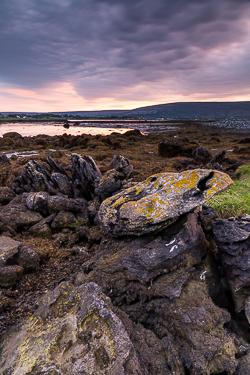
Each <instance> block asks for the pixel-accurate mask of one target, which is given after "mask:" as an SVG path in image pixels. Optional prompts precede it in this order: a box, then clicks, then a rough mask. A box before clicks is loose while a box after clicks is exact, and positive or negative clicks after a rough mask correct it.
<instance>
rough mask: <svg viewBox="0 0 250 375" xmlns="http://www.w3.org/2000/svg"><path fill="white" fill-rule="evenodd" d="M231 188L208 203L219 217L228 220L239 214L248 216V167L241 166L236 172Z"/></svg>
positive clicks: (249, 202)
mask: <svg viewBox="0 0 250 375" xmlns="http://www.w3.org/2000/svg"><path fill="white" fill-rule="evenodd" d="M236 176H237V180H235V181H234V184H233V186H232V187H231V188H230V189H228V190H226V191H225V192H222V193H220V194H218V195H216V196H215V197H213V198H212V199H210V200H209V201H208V205H209V206H211V207H213V208H214V209H215V210H216V211H217V213H218V214H219V216H220V217H222V218H228V217H232V216H239V215H240V214H249V215H250V166H249V165H243V166H241V167H239V168H238V169H237V171H236Z"/></svg>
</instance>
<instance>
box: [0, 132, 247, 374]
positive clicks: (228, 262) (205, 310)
mask: <svg viewBox="0 0 250 375" xmlns="http://www.w3.org/2000/svg"><path fill="white" fill-rule="evenodd" d="M26 138H27V139H26ZM10 143H11V144H10ZM248 143H250V138H248V137H246V136H244V137H240V136H239V137H238V138H237V139H235V136H234V135H231V136H230V135H228V134H227V135H224V134H219V133H217V134H215V133H214V132H207V133H206V137H204V133H202V132H201V131H199V129H197V128H196V127H189V128H188V129H185V131H182V132H181V133H178V131H177V132H176V133H173V134H168V135H166V136H155V135H147V136H144V135H142V134H141V133H140V132H138V131H129V132H127V133H125V134H124V135H120V134H119V135H117V134H113V135H112V134H111V135H110V136H108V137H98V136H96V137H90V136H77V137H71V136H67V135H64V136H60V137H47V136H44V135H40V136H37V137H32V138H30V137H21V136H20V135H18V134H16V133H15V134H9V135H5V136H4V137H3V138H2V139H1V140H0V147H1V149H2V150H3V151H5V152H7V151H11V147H12V149H13V150H14V149H15V150H20V151H22V150H23V149H25V148H26V150H27V148H28V149H29V150H32V149H37V150H38V151H39V155H36V156H34V157H32V158H31V157H23V158H18V157H11V158H10V159H8V158H7V157H6V156H5V154H4V153H3V155H2V156H0V163H1V167H2V169H1V176H0V177H1V185H2V186H0V203H1V208H0V234H1V237H0V239H1V241H0V298H1V300H0V329H1V338H0V353H1V354H0V369H1V370H0V374H3V375H8V374H18V375H22V374H37V375H38V374H51V375H52V374H53V375H55V374H58V375H59V374H65V375H66V374H72V375H73V374H114V375H115V374H117V375H118V374H126V375H130V374H131V375H132V374H145V375H146V374H155V375H158V374H159V375H161V374H173V375H186V374H190V375H208V374H214V375H216V374H217V375H222V374H231V375H233V374H234V375H243V374H248V373H250V344H249V342H250V330H249V322H250V290H249V285H250V276H249V272H248V271H249V267H250V265H249V264H250V252H249V245H248V244H249V241H250V239H249V238H250V217H249V216H248V215H242V216H241V217H239V218H229V219H219V218H218V215H217V214H216V212H215V211H214V210H213V209H212V208H210V207H208V206H207V205H206V204H208V203H207V201H208V199H209V198H210V197H211V196H212V195H213V194H214V193H218V192H219V191H222V190H223V189H225V188H227V187H229V186H230V184H231V183H232V181H231V179H230V177H229V176H228V175H230V176H231V177H232V178H234V177H235V171H236V169H237V167H238V166H239V165H240V164H243V163H248V160H249V161H250V154H249V150H248V149H249V146H248ZM215 145H216V147H215ZM10 146H11V147H10ZM55 148H56V151H50V150H51V149H55ZM64 150H65V151H64ZM228 150H230V151H228ZM231 150H232V151H231ZM228 154H229V155H230V157H228ZM225 172H226V173H225ZM150 175H151V177H150V178H148V176H150ZM145 178H147V179H146V180H145V181H143V180H144V179H145ZM139 181H140V183H138V182H139ZM142 181H143V182H142ZM164 205H165V206H164Z"/></svg>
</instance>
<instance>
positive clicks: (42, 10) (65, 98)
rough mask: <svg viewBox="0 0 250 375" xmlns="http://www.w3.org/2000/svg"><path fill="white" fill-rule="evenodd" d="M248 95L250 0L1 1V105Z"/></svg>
mask: <svg viewBox="0 0 250 375" xmlns="http://www.w3.org/2000/svg"><path fill="white" fill-rule="evenodd" d="M241 100H250V0H202V1H201V0H154V1H152V0H1V1H0V111H2V112H8V111H10V112H11V111H12V112H18V111H23V112H25V111H27V112H28V111H29V112H32V111H33V112H52V111H60V112H61V111H74V110H83V111H84V110H104V109H133V108H138V107H142V106H147V105H153V104H163V103H172V102H186V101H241Z"/></svg>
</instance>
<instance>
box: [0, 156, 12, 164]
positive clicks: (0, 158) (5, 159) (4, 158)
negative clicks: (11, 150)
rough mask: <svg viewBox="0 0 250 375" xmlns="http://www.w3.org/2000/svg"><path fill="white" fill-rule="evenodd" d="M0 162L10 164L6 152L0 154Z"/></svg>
mask: <svg viewBox="0 0 250 375" xmlns="http://www.w3.org/2000/svg"><path fill="white" fill-rule="evenodd" d="M0 164H10V161H9V159H8V158H7V156H6V154H3V155H1V156H0Z"/></svg>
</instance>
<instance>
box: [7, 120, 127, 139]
mask: <svg viewBox="0 0 250 375" xmlns="http://www.w3.org/2000/svg"><path fill="white" fill-rule="evenodd" d="M128 130H132V129H131V128H106V127H103V128H101V127H87V126H86V127H78V126H71V127H70V128H69V129H65V128H64V127H63V125H62V124H60V125H56V124H49V125H48V124H41V123H40V124H30V123H27V124H26V123H15V124H12V123H9V124H0V136H1V137H2V136H3V134H5V133H8V132H17V133H19V134H21V135H22V136H24V137H25V136H34V135H38V134H46V135H62V134H65V133H66V134H70V135H81V134H92V135H96V134H101V135H108V134H110V133H112V132H114V131H115V132H117V133H120V134H122V133H125V132H126V131H128Z"/></svg>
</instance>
